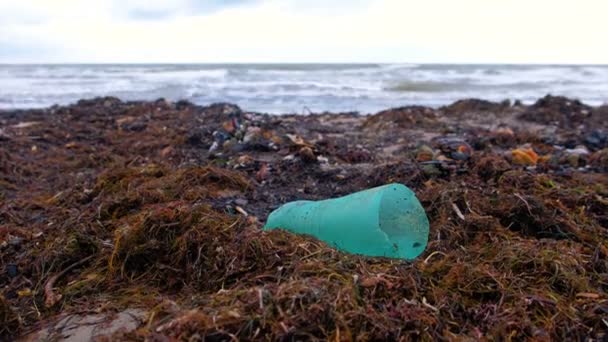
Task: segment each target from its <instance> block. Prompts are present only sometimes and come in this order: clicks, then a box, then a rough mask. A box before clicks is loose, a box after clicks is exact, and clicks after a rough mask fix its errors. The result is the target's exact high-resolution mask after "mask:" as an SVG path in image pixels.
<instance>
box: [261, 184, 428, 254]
mask: <svg viewBox="0 0 608 342" xmlns="http://www.w3.org/2000/svg"><path fill="white" fill-rule="evenodd" d="M278 228H280V229H285V230H288V231H291V232H294V233H298V234H306V235H311V236H314V237H316V238H318V239H320V240H322V241H324V242H326V243H327V244H329V245H330V246H334V247H335V248H337V249H340V250H342V251H345V252H349V253H354V254H361V255H366V256H383V257H389V258H399V259H408V260H411V259H414V258H416V257H417V256H419V255H420V254H421V253H422V252H423V251H424V249H425V248H426V244H427V241H428V237H429V220H428V218H427V216H426V213H425V212H424V208H422V205H421V204H420V202H419V201H418V199H417V198H416V195H415V194H414V192H413V191H412V190H410V189H409V188H408V187H406V186H405V185H403V184H397V183H393V184H387V185H384V186H380V187H377V188H373V189H368V190H364V191H360V192H356V193H354V194H351V195H348V196H344V197H339V198H334V199H328V200H323V201H296V202H290V203H287V204H284V205H283V206H281V207H280V208H278V209H277V210H275V211H273V212H272V213H271V214H270V216H268V220H267V222H266V225H265V226H264V230H271V229H278Z"/></svg>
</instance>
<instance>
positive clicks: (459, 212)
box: [452, 203, 465, 221]
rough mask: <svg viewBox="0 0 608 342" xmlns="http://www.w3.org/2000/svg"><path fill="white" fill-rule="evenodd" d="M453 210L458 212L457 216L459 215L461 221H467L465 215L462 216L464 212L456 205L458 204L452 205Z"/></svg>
mask: <svg viewBox="0 0 608 342" xmlns="http://www.w3.org/2000/svg"><path fill="white" fill-rule="evenodd" d="M452 208H453V209H454V211H455V212H456V215H458V217H460V219H461V220H463V221H464V220H465V219H464V215H463V214H462V211H460V208H458V206H457V205H456V203H452Z"/></svg>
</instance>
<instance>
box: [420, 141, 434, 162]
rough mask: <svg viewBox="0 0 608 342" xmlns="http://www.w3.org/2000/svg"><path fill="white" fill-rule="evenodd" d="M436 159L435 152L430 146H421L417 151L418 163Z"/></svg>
mask: <svg viewBox="0 0 608 342" xmlns="http://www.w3.org/2000/svg"><path fill="white" fill-rule="evenodd" d="M434 158H435V151H433V149H432V148H431V147H430V146H428V145H421V146H420V147H418V149H416V161H418V162H427V161H431V160H433V159H434Z"/></svg>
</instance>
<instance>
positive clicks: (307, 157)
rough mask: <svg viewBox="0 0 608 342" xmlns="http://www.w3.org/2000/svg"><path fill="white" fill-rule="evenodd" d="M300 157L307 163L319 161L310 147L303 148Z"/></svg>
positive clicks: (299, 153)
mask: <svg viewBox="0 0 608 342" xmlns="http://www.w3.org/2000/svg"><path fill="white" fill-rule="evenodd" d="M298 155H299V156H300V158H301V159H302V161H304V162H305V163H312V162H316V161H317V156H315V153H314V152H313V151H312V148H310V147H308V146H304V147H302V148H301V149H300V151H298Z"/></svg>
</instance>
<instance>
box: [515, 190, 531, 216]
mask: <svg viewBox="0 0 608 342" xmlns="http://www.w3.org/2000/svg"><path fill="white" fill-rule="evenodd" d="M513 195H515V197H517V198H519V199H520V200H522V201H523V202H524V203H525V204H526V208H528V213H530V216H532V210H531V209H530V204H528V201H526V200H525V198H523V197H522V196H521V195H520V194H518V193H514V194H513Z"/></svg>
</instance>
